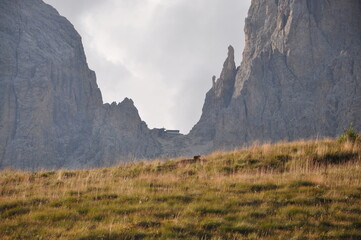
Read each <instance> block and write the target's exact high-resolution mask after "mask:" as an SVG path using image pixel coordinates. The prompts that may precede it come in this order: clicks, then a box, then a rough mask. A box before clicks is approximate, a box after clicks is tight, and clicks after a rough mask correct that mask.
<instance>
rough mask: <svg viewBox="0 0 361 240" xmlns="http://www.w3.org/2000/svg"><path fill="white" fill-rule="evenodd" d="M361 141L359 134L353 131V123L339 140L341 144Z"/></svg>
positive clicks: (345, 129) (344, 130)
mask: <svg viewBox="0 0 361 240" xmlns="http://www.w3.org/2000/svg"><path fill="white" fill-rule="evenodd" d="M358 140H361V139H360V136H359V134H358V133H357V132H356V131H355V130H354V129H353V124H352V123H351V124H350V126H349V127H348V128H344V129H343V134H342V135H341V136H340V137H339V138H338V142H339V143H344V142H351V143H355V142H356V141H358Z"/></svg>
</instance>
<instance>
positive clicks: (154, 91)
mask: <svg viewBox="0 0 361 240" xmlns="http://www.w3.org/2000/svg"><path fill="white" fill-rule="evenodd" d="M45 1H46V2H47V3H49V4H52V5H53V6H54V7H56V8H57V9H58V11H59V12H60V14H62V15H64V16H65V17H67V18H68V19H69V20H70V21H71V22H72V23H73V24H74V25H75V28H76V29H77V30H78V31H79V33H80V34H81V35H82V38H83V43H84V48H85V52H86V54H87V59H88V62H89V65H90V67H91V68H92V69H93V70H95V71H96V73H97V81H98V84H99V86H100V88H101V90H102V94H103V99H104V100H105V101H106V102H112V101H122V100H123V99H124V98H125V97H130V98H132V99H133V100H134V101H135V104H136V106H137V108H138V110H139V113H140V115H141V117H142V119H143V120H144V121H146V122H147V123H148V125H149V127H151V128H152V127H166V128H176V129H181V131H182V132H188V131H189V130H190V128H191V127H192V126H193V125H194V124H195V123H196V122H197V121H198V119H199V117H200V115H201V109H202V105H203V102H204V97H205V94H206V92H207V90H208V89H209V88H210V87H211V80H210V79H211V76H212V75H219V73H220V71H221V67H222V64H223V61H224V60H225V57H226V55H227V47H228V45H229V44H232V45H233V46H234V47H235V48H236V54H237V56H238V58H237V61H238V62H240V60H241V58H240V57H241V54H242V50H243V42H244V36H243V25H244V19H245V17H246V13H247V10H248V7H249V5H250V0H242V1H240V0H172V1H169V0H90V1H89V0H78V1H73V0H45Z"/></svg>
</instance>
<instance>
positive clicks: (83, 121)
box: [0, 0, 160, 170]
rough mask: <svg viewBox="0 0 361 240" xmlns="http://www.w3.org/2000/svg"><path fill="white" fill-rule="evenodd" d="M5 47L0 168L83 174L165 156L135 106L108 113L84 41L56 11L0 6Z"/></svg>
mask: <svg viewBox="0 0 361 240" xmlns="http://www.w3.org/2000/svg"><path fill="white" fill-rule="evenodd" d="M0 39H1V41H0V49H1V54H0V168H6V167H11V168H20V169H26V170H37V169H42V168H44V169H51V168H62V167H67V168H82V167H92V166H104V165H111V164H115V163H117V162H121V161H125V160H128V159H131V158H135V157H136V158H142V157H152V156H155V155H156V154H158V152H159V148H160V147H159V144H158V143H157V141H156V140H155V139H153V138H152V136H151V135H150V133H149V130H148V128H147V126H146V124H145V123H144V122H142V121H141V119H140V117H139V115H138V112H137V110H136V108H135V107H134V105H133V103H132V102H131V100H129V99H126V100H125V101H124V102H122V103H120V104H119V105H108V104H106V105H103V101H102V96H101V92H100V90H99V88H98V86H97V83H96V76H95V73H94V72H93V71H91V70H90V69H89V68H88V65H87V62H86V58H85V54H84V50H83V46H82V42H81V37H80V36H79V34H78V33H77V32H76V30H75V29H74V27H73V25H72V24H71V23H70V22H69V21H68V20H66V19H65V18H64V17H61V16H60V15H59V14H58V12H57V11H56V10H55V9H54V8H52V7H51V6H49V5H47V4H45V3H44V2H43V1H41V0H26V1H22V0H2V1H0Z"/></svg>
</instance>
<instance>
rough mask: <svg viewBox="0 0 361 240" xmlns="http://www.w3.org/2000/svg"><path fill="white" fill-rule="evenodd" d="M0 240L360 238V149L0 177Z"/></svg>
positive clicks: (326, 145)
mask: <svg viewBox="0 0 361 240" xmlns="http://www.w3.org/2000/svg"><path fill="white" fill-rule="evenodd" d="M0 239H27V240H28V239H42V240H45V239H75V240H93V239H94V240H108V239H129V240H132V239H204V240H206V239H361V144H359V143H352V142H349V141H345V142H343V143H340V142H338V141H336V140H320V141H298V142H292V143H278V144H274V145H268V144H266V145H261V146H256V145H255V146H252V147H250V148H247V149H240V150H234V151H232V152H216V153H213V154H211V155H209V156H202V158H201V159H182V158H179V159H171V160H167V161H160V160H153V161H150V162H139V163H130V164H124V165H120V166H116V167H112V168H104V169H94V170H81V171H67V170H60V171H43V172H36V173H28V172H22V171H15V170H11V169H8V170H3V171H1V172H0Z"/></svg>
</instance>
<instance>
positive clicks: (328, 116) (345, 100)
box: [193, 0, 361, 150]
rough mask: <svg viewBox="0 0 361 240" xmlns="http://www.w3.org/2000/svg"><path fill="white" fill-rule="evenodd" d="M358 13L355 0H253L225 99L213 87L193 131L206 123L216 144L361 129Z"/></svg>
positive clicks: (228, 145)
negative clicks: (240, 56)
mask: <svg viewBox="0 0 361 240" xmlns="http://www.w3.org/2000/svg"><path fill="white" fill-rule="evenodd" d="M360 13H361V1H359V0H345V1H338V0H317V1H314V0H302V1H299V0H275V1H271V0H270V1H263V0H253V1H252V5H251V8H250V10H249V14H248V17H247V19H246V25H245V34H246V46H245V49H244V52H243V60H242V63H241V66H240V68H239V69H238V71H237V74H236V76H235V79H234V81H233V82H234V85H233V92H232V93H231V94H230V95H228V96H227V97H230V98H231V100H230V103H229V104H226V105H223V104H222V103H223V102H224V101H223V99H222V98H216V97H211V96H216V95H217V91H218V92H219V90H217V89H214V88H212V89H211V90H210V91H209V92H208V94H207V97H206V101H205V105H204V108H203V115H202V117H201V120H200V121H199V123H197V125H196V127H195V128H194V129H193V131H194V133H195V135H197V136H202V134H200V133H201V132H202V130H199V129H208V128H211V132H212V135H214V137H211V138H210V139H211V142H212V143H213V150H214V149H219V148H232V147H237V146H242V145H245V144H250V143H252V142H253V141H260V142H272V141H280V140H295V139H300V138H306V139H308V138H317V137H326V136H330V137H335V136H337V135H339V134H341V133H342V130H343V128H344V127H347V126H348V125H349V124H350V123H353V124H354V127H355V129H356V130H358V131H361V101H360V100H361V61H360V60H361V28H360V26H361V14H360ZM229 82H232V81H231V80H230V81H229ZM229 89H232V87H228V86H227V87H226V88H225V92H229V91H228V90H229ZM210 99H212V101H215V102H213V103H211V101H210ZM219 106H222V107H219ZM214 112H216V113H217V114H213V113H214ZM208 115H216V117H215V118H213V120H212V124H211V125H212V126H215V127H210V125H209V124H208V123H205V121H204V118H206V116H208Z"/></svg>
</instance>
